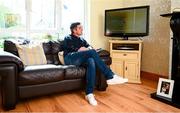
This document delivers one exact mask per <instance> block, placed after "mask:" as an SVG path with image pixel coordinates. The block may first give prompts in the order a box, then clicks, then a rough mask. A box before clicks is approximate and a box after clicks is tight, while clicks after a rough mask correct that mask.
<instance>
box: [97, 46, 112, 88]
mask: <svg viewBox="0 0 180 113" xmlns="http://www.w3.org/2000/svg"><path fill="white" fill-rule="evenodd" d="M97 53H98V54H99V56H100V58H101V59H102V61H104V62H105V64H106V65H107V66H108V67H109V66H110V65H111V63H112V60H111V57H110V53H109V51H107V50H103V49H101V50H100V51H98V52H97ZM107 87H108V85H107V82H106V78H105V76H104V75H103V74H102V73H101V72H100V70H99V69H98V68H97V69H96V88H97V90H99V91H105V90H106V88H107Z"/></svg>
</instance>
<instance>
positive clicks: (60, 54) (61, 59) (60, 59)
mask: <svg viewBox="0 0 180 113" xmlns="http://www.w3.org/2000/svg"><path fill="white" fill-rule="evenodd" d="M63 53H64V51H61V52H59V53H58V57H59V61H60V62H61V64H63V65H64V55H63Z"/></svg>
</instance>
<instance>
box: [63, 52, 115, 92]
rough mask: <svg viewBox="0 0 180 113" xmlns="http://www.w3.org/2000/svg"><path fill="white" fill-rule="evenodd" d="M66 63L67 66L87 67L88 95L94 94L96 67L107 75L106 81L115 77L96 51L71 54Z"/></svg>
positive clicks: (66, 57)
mask: <svg viewBox="0 0 180 113" xmlns="http://www.w3.org/2000/svg"><path fill="white" fill-rule="evenodd" d="M64 61H65V64H67V65H76V66H80V65H87V72H86V84H87V86H86V94H89V93H93V89H94V85H95V79H96V66H97V67H98V68H99V69H100V71H101V72H102V73H103V74H104V75H105V77H106V79H111V78H113V75H114V73H113V72H112V71H111V69H110V68H108V67H107V66H106V64H105V63H104V62H103V61H102V60H101V58H100V57H99V55H98V53H97V52H96V51H95V50H94V49H91V50H87V51H80V52H72V53H69V54H68V55H66V56H65V58H64Z"/></svg>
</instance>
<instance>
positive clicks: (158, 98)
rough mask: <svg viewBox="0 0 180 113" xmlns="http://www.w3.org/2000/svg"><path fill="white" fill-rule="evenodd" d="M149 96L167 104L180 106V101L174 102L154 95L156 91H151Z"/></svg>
mask: <svg viewBox="0 0 180 113" xmlns="http://www.w3.org/2000/svg"><path fill="white" fill-rule="evenodd" d="M151 98H153V99H156V100H159V101H161V102H164V103H166V104H169V105H171V106H174V107H177V108H180V103H177V102H174V101H173V100H171V99H169V98H166V97H162V96H158V95H156V93H152V94H151Z"/></svg>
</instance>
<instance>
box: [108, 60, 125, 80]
mask: <svg viewBox="0 0 180 113" xmlns="http://www.w3.org/2000/svg"><path fill="white" fill-rule="evenodd" d="M111 69H112V70H113V72H114V73H115V74H116V75H119V76H121V77H124V73H123V70H124V66H123V60H119V59H112V65H111Z"/></svg>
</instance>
